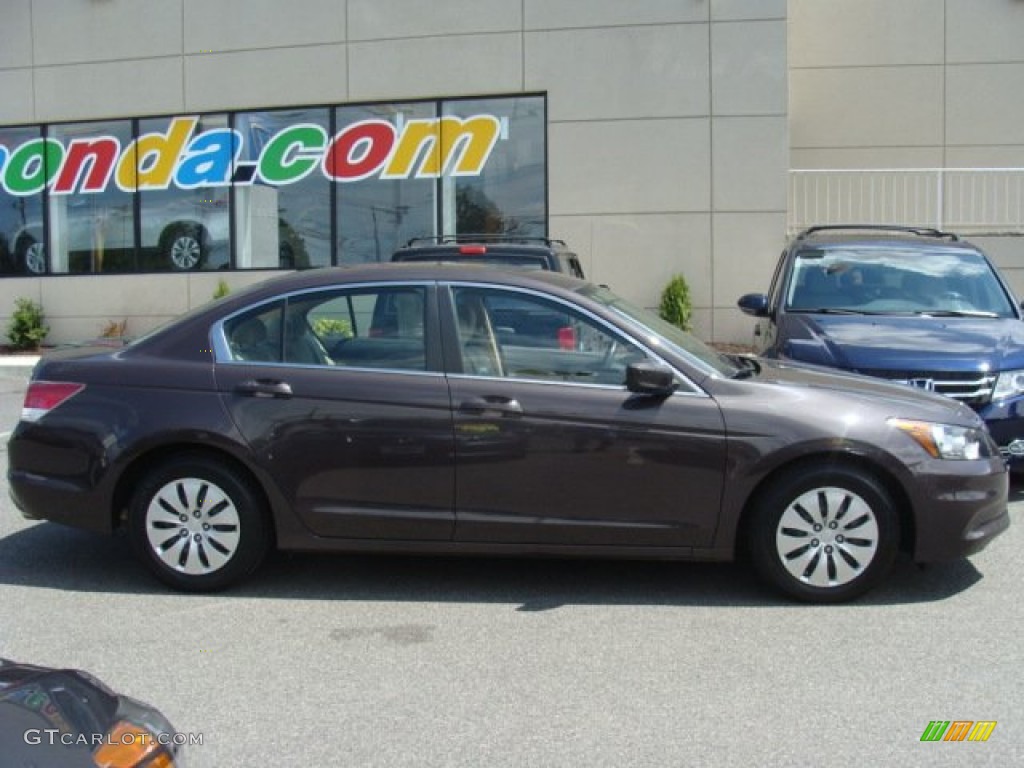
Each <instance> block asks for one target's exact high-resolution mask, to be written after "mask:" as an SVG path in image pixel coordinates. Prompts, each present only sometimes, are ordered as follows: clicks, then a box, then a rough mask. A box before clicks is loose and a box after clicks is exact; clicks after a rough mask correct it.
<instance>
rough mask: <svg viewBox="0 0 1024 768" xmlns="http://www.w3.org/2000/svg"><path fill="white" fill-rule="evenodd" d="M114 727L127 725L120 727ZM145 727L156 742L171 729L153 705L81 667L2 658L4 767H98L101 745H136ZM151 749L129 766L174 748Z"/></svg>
mask: <svg viewBox="0 0 1024 768" xmlns="http://www.w3.org/2000/svg"><path fill="white" fill-rule="evenodd" d="M118 726H122V727H123V728H126V729H127V730H125V731H119V730H118ZM143 732H144V733H147V734H148V736H149V737H151V738H152V740H153V741H154V742H155V740H156V739H157V737H158V736H161V735H165V734H170V733H172V732H173V728H172V727H171V725H170V723H169V722H168V721H167V719H166V718H165V717H164V716H163V715H162V714H160V712H158V711H157V710H155V709H153V708H152V707H149V706H147V705H145V704H143V703H141V702H139V701H136V700H135V699H132V698H129V697H127V696H122V695H119V694H117V693H115V692H113V691H111V690H110V689H109V688H107V687H106V686H105V685H104V684H103V683H101V682H100V681H99V680H97V679H95V678H94V677H92V676H91V675H89V674H87V673H85V672H80V671H78V670H73V669H50V668H48V667H37V666H34V665H31V664H20V663H16V662H13V661H9V660H7V659H3V658H0V754H2V757H0V765H3V766H4V768H23V767H25V768H28V767H29V766H32V767H33V768H35V767H37V766H39V767H43V766H45V768H96V765H97V762H99V761H101V760H102V753H101V752H100V750H102V749H103V748H104V745H106V749H107V750H111V749H112V748H114V747H116V746H118V743H119V742H120V740H121V739H125V740H127V739H128V738H130V739H131V740H132V741H133V742H135V744H136V745H139V743H140V742H141V740H142V737H141V736H140V735H139V734H140V733H143ZM122 734H128V736H127V737H126V736H124V735H122ZM150 749H151V750H152V751H150V752H148V753H147V754H146V756H145V758H144V760H143V761H142V762H138V763H136V762H133V763H131V765H147V764H149V761H150V760H152V759H155V758H157V757H158V755H159V754H160V753H163V754H164V759H165V760H168V759H170V758H173V756H174V755H175V754H176V753H177V752H178V748H177V747H175V746H174V745H173V744H168V745H166V746H160V745H159V744H156V743H152V742H151V743H150ZM136 751H138V752H139V753H140V754H141V753H142V751H143V748H142V747H141V746H138V748H137V750H136ZM97 754H99V755H100V757H99V758H98V757H96V756H97ZM122 754H123V752H122ZM168 756H170V758H169V757H168ZM103 764H106V762H103ZM119 764H120V763H119ZM160 764H161V765H174V764H175V763H174V762H173V760H171V761H170V762H163V763H160Z"/></svg>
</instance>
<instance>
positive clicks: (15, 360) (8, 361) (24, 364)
mask: <svg viewBox="0 0 1024 768" xmlns="http://www.w3.org/2000/svg"><path fill="white" fill-rule="evenodd" d="M38 362H39V355H0V373H21V374H24V375H26V376H27V375H28V374H29V373H31V372H32V368H33V367H34V366H35V364H36V363H38Z"/></svg>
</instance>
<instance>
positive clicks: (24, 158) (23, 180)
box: [3, 139, 64, 197]
mask: <svg viewBox="0 0 1024 768" xmlns="http://www.w3.org/2000/svg"><path fill="white" fill-rule="evenodd" d="M63 161H64V147H63V146H62V145H61V143H60V142H59V141H57V140H56V139H31V140H29V141H26V142H25V143H24V144H22V145H21V146H20V147H18V148H17V149H16V150H14V151H13V152H12V153H11V156H10V159H9V160H8V161H7V165H6V167H5V168H4V179H3V182H4V189H6V190H7V191H8V192H9V193H10V194H12V195H17V196H19V197H24V196H26V195H37V194H39V193H40V192H42V191H43V188H44V187H46V185H47V184H49V183H50V181H51V180H52V179H53V177H54V176H55V175H56V174H57V171H58V170H60V166H61V163H62V162H63Z"/></svg>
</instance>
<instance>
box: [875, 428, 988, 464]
mask: <svg viewBox="0 0 1024 768" xmlns="http://www.w3.org/2000/svg"><path fill="white" fill-rule="evenodd" d="M889 423H890V424H891V425H892V426H894V427H896V428H897V429H899V430H902V431H903V432H904V433H905V434H907V435H909V436H910V437H911V438H913V440H914V442H916V443H917V444H918V445H920V446H921V447H922V448H924V449H925V451H927V452H928V455H929V456H931V457H932V458H936V459H962V460H968V459H977V458H980V457H981V456H985V455H988V451H987V450H986V446H987V445H988V443H987V441H986V440H985V433H984V431H983V430H981V429H978V428H977V427H959V426H955V425H953V424H935V423H934V422H930V421H911V420H910V419H889Z"/></svg>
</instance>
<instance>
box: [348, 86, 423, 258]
mask: <svg viewBox="0 0 1024 768" xmlns="http://www.w3.org/2000/svg"><path fill="white" fill-rule="evenodd" d="M436 116H437V112H436V108H435V105H434V103H432V102H431V103H422V104H375V105H371V106H365V107H341V108H339V109H338V110H337V127H336V131H337V134H336V135H341V134H343V133H344V134H345V136H346V137H352V138H351V142H350V143H348V142H339V144H340V145H341V146H344V147H345V148H350V149H351V152H346V153H345V154H344V158H345V161H347V162H343V163H342V166H341V167H339V168H338V169H337V170H338V175H339V176H340V177H342V178H344V177H345V176H348V177H356V176H359V175H360V171H370V170H372V171H373V173H371V174H370V175H368V176H367V177H366V178H362V179H360V180H356V181H345V180H339V181H336V182H335V183H336V184H337V192H338V235H337V237H338V241H337V248H338V263H340V264H346V263H347V264H351V263H358V262H366V261H390V259H391V254H392V253H393V252H394V251H395V250H396V249H397V248H398V247H399V246H401V245H403V244H404V243H406V242H407V241H408V240H410V239H411V238H413V237H423V236H429V235H434V234H436V232H435V222H436V220H437V214H436V208H435V197H436V194H435V190H436V185H437V181H436V178H434V177H431V176H429V175H427V174H424V173H423V172H422V171H421V165H422V163H423V161H424V157H425V155H426V154H427V153H428V152H429V149H428V148H427V147H426V146H423V145H422V144H420V143H419V142H417V141H416V140H415V139H416V138H417V134H415V131H417V130H423V131H426V132H428V133H429V131H430V130H431V129H432V128H433V126H434V122H433V121H434V119H435V118H436ZM365 121H384V122H387V123H389V124H390V125H392V126H394V128H395V135H396V137H398V138H396V141H399V146H400V147H401V146H402V144H401V141H400V137H401V136H402V135H403V134H404V133H405V132H406V130H408V132H409V136H410V138H409V139H408V140H407V141H408V143H407V144H405V145H404V149H403V150H402V151H396V153H395V154H394V155H392V160H391V161H389V164H388V167H387V168H381V169H379V170H378V169H376V168H374V167H373V161H372V159H371V156H370V155H367V154H366V153H368V152H371V151H372V146H371V144H370V141H371V140H370V139H369V138H365V139H363V140H360V138H359V137H361V136H369V135H372V134H371V133H370V130H371V128H372V126H373V125H374V123H367V122H365ZM364 131H365V132H364ZM427 141H429V140H427ZM360 158H363V159H364V161H365V163H364V164H360V163H359V162H358V161H359V159H360ZM382 176H386V177H389V178H382Z"/></svg>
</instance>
